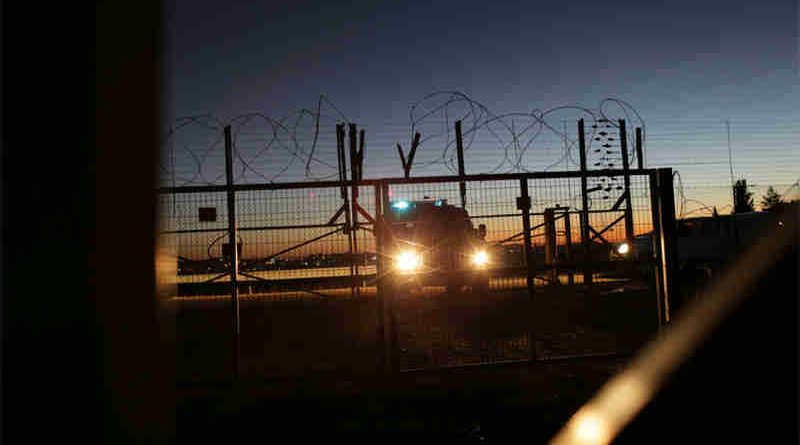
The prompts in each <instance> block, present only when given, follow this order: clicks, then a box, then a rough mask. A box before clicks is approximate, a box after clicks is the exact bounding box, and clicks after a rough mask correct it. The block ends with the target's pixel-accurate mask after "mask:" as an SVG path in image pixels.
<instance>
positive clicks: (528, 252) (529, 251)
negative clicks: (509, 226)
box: [517, 177, 537, 361]
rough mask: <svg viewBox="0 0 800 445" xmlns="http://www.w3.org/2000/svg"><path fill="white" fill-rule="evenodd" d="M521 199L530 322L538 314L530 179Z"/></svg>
mask: <svg viewBox="0 0 800 445" xmlns="http://www.w3.org/2000/svg"><path fill="white" fill-rule="evenodd" d="M519 187H520V197H519V198H517V209H519V210H521V211H522V231H523V235H524V240H525V241H524V242H525V244H524V252H525V267H526V268H527V272H526V274H525V283H526V284H527V287H528V304H529V307H530V315H531V317H530V320H531V322H532V321H533V319H534V315H535V314H536V311H535V308H534V301H535V300H534V292H535V290H534V285H535V283H534V277H535V274H536V269H535V267H534V264H533V261H534V259H533V246H532V244H531V197H530V195H529V194H528V178H526V177H522V178H520V180H519ZM528 326H531V328H530V329H529V331H528V354H529V356H530V360H531V361H534V360H536V359H537V354H536V342H535V341H534V327H533V323H531V324H529V325H528Z"/></svg>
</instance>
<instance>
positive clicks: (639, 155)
mask: <svg viewBox="0 0 800 445" xmlns="http://www.w3.org/2000/svg"><path fill="white" fill-rule="evenodd" d="M636 165H638V166H639V170H641V169H643V168H644V153H643V152H642V129H641V127H636Z"/></svg>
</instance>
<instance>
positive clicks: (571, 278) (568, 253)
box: [564, 209, 575, 286]
mask: <svg viewBox="0 0 800 445" xmlns="http://www.w3.org/2000/svg"><path fill="white" fill-rule="evenodd" d="M564 243H565V244H566V246H565V247H564V257H565V258H564V259H565V260H566V261H567V263H568V264H570V268H569V270H568V272H567V280H568V282H569V285H570V286H572V285H573V284H575V274H573V273H572V271H573V269H572V266H571V265H572V223H571V222H570V214H569V209H567V210H566V211H565V212H564Z"/></svg>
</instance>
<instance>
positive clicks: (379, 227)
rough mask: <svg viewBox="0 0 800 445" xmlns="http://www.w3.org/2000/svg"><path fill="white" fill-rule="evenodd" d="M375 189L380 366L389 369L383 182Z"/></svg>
mask: <svg viewBox="0 0 800 445" xmlns="http://www.w3.org/2000/svg"><path fill="white" fill-rule="evenodd" d="M374 190H375V192H374V193H375V214H374V219H375V225H374V227H373V231H374V235H375V255H376V256H377V259H376V261H377V263H376V264H375V286H376V287H377V291H376V295H375V299H376V302H377V307H378V344H379V345H380V352H379V355H380V360H379V361H380V368H381V370H383V371H388V370H389V369H390V367H391V363H390V355H389V348H388V344H389V343H388V341H387V339H388V336H387V330H386V298H385V296H386V279H385V278H386V259H385V256H386V251H385V248H384V242H385V240H386V239H385V236H384V223H385V221H384V218H383V184H382V183H378V184H375V186H374Z"/></svg>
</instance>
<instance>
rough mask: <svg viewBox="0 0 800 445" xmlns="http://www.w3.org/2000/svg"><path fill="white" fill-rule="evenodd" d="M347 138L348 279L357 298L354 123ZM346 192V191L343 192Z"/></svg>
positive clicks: (351, 290) (356, 159)
mask: <svg viewBox="0 0 800 445" xmlns="http://www.w3.org/2000/svg"><path fill="white" fill-rule="evenodd" d="M348 131H349V135H348V136H349V138H350V178H351V188H350V194H351V195H352V202H351V203H350V205H349V206H348V207H349V208H348V209H347V210H346V212H348V216H349V218H348V219H349V223H350V224H349V225H350V233H349V234H348V236H349V237H350V281H351V288H350V292H351V294H352V295H353V296H354V297H356V298H358V297H359V294H360V288H359V282H358V281H357V278H358V277H359V271H358V261H357V260H356V256H357V255H358V237H357V235H356V230H358V211H356V205H358V185H357V184H358V170H359V165H358V152H357V150H356V135H357V134H358V133H357V132H356V124H350V126H349V128H348ZM345 193H346V192H345Z"/></svg>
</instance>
